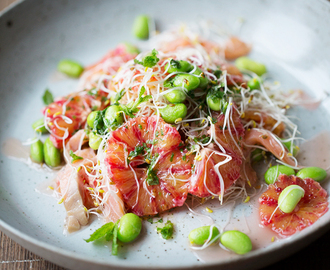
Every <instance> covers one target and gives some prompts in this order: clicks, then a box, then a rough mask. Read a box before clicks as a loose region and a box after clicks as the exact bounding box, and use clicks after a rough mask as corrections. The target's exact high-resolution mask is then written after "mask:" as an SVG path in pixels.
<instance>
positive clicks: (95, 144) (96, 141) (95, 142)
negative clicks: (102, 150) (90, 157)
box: [88, 132, 102, 150]
mask: <svg viewBox="0 0 330 270" xmlns="http://www.w3.org/2000/svg"><path fill="white" fill-rule="evenodd" d="M101 142H102V138H101V137H100V136H98V135H96V134H94V133H93V132H91V133H89V142H88V145H89V147H90V148H92V149H94V150H97V149H99V146H100V144H101Z"/></svg>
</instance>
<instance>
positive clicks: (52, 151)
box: [44, 138, 62, 167]
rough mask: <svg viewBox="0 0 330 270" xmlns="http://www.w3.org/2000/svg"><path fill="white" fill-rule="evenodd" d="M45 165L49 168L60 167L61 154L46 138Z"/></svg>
mask: <svg viewBox="0 0 330 270" xmlns="http://www.w3.org/2000/svg"><path fill="white" fill-rule="evenodd" d="M44 156H45V163H46V164H47V165H48V166H50V167H57V166H59V165H61V159H62V158H61V152H60V150H59V149H57V148H56V147H55V146H54V144H53V143H52V141H51V140H50V139H49V138H47V139H46V140H45V143H44Z"/></svg>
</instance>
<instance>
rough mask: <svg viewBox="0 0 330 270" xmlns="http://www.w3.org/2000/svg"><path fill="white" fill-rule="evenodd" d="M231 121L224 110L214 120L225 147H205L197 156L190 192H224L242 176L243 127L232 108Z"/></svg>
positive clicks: (222, 144)
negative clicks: (227, 122)
mask: <svg viewBox="0 0 330 270" xmlns="http://www.w3.org/2000/svg"><path fill="white" fill-rule="evenodd" d="M230 114H231V115H230V119H231V120H230V125H229V126H228V124H227V125H226V126H225V125H224V124H225V116H224V115H223V114H221V115H220V116H219V117H218V120H217V122H216V123H215V125H214V127H215V137H216V140H217V142H218V143H219V144H220V145H221V147H222V149H219V147H218V146H216V147H215V148H213V149H211V148H204V149H203V150H202V151H201V154H200V156H197V157H196V159H197V162H196V163H195V168H194V173H193V175H192V177H191V180H190V188H189V193H191V194H193V195H195V196H198V197H202V198H204V197H209V196H215V195H221V194H222V193H224V192H225V191H226V189H228V188H229V187H230V186H231V185H232V184H233V183H234V182H235V181H236V180H237V179H238V178H239V177H240V170H241V164H242V154H243V152H242V139H243V137H244V128H243V125H242V123H241V121H240V117H239V115H238V113H237V112H236V110H231V112H230Z"/></svg>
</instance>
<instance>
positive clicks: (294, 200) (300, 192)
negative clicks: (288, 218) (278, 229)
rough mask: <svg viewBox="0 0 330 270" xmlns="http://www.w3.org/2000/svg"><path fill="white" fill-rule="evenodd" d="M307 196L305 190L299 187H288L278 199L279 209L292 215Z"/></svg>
mask: <svg viewBox="0 0 330 270" xmlns="http://www.w3.org/2000/svg"><path fill="white" fill-rule="evenodd" d="M304 195H305V190H304V189H303V188H302V187H300V186H298V185H290V186H288V187H286V188H285V189H284V190H283V191H282V192H281V194H280V196H279V197H278V207H279V208H280V209H281V211H283V212H284V213H287V214H289V213H291V212H292V211H293V210H294V209H295V208H296V206H297V204H298V203H299V201H300V200H301V198H302V197H304Z"/></svg>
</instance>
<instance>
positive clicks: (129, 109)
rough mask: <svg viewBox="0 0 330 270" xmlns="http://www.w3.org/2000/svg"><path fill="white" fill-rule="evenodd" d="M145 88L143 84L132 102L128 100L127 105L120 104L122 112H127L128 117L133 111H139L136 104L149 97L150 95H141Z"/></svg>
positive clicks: (131, 115) (132, 114) (132, 115)
mask: <svg viewBox="0 0 330 270" xmlns="http://www.w3.org/2000/svg"><path fill="white" fill-rule="evenodd" d="M145 91H146V89H145V88H144V86H142V87H141V90H140V93H139V96H138V98H137V99H136V100H135V101H134V102H130V103H129V104H127V105H121V108H122V109H123V111H124V113H125V114H127V115H128V116H129V117H131V118H133V117H134V113H137V112H138V111H139V109H138V106H139V105H140V104H141V103H143V102H146V101H148V100H149V99H151V95H146V96H144V97H143V96H142V95H143V94H144V93H145Z"/></svg>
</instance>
